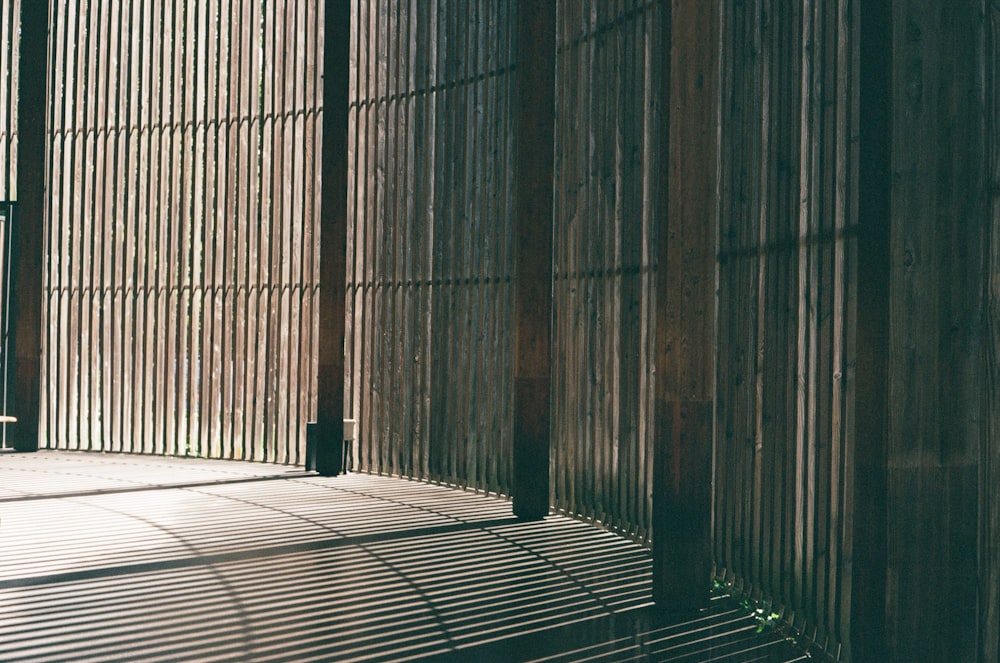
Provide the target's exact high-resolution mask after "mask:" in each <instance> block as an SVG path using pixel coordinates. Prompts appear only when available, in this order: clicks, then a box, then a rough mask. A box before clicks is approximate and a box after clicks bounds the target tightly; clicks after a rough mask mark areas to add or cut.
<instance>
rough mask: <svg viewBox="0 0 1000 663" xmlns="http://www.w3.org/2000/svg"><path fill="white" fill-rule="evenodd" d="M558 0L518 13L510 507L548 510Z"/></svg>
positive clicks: (528, 512)
mask: <svg viewBox="0 0 1000 663" xmlns="http://www.w3.org/2000/svg"><path fill="white" fill-rule="evenodd" d="M555 32H556V26H555V0H539V1H538V2H532V3H531V4H530V9H528V6H527V5H525V4H523V3H522V4H521V5H520V7H519V11H518V17H517V41H518V47H517V48H518V51H517V83H516V85H517V91H516V109H515V113H516V115H515V119H514V122H515V127H516V129H515V131H516V141H517V147H516V149H517V156H516V173H515V178H516V183H515V186H516V200H517V202H516V208H515V215H516V217H515V219H514V235H515V239H514V241H515V246H514V251H515V258H514V260H515V264H516V270H517V271H516V279H517V280H516V286H515V295H514V297H515V304H514V306H515V312H514V327H515V330H514V333H515V340H514V348H515V349H514V355H515V359H514V361H515V366H514V477H513V488H512V492H513V498H514V515H516V516H517V517H518V518H524V519H536V518H543V517H545V515H547V514H548V512H549V412H550V404H549V384H550V368H551V349H550V345H551V338H550V335H551V325H552V323H551V318H552V181H553V179H552V178H553V151H554V149H553V148H554V140H555V131H554V108H555Z"/></svg>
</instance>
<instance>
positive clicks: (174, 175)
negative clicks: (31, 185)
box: [4, 0, 322, 462]
mask: <svg viewBox="0 0 1000 663" xmlns="http://www.w3.org/2000/svg"><path fill="white" fill-rule="evenodd" d="M321 7H322V3H315V2H311V1H307V0H291V1H289V2H286V3H282V4H281V6H280V7H279V6H278V5H276V4H275V3H269V2H264V1H263V0H241V1H230V0H173V1H170V2H161V1H160V0H143V1H137V2H129V3H123V2H118V1H117V0H61V1H59V2H54V3H52V12H51V21H52V27H51V47H50V50H51V71H52V84H51V88H50V98H51V115H50V117H49V118H48V122H49V127H50V131H51V144H50V159H49V192H50V195H49V198H48V205H49V208H48V210H47V217H48V219H49V221H50V223H49V234H48V238H47V241H48V261H47V264H48V271H47V274H46V293H47V301H46V307H45V310H46V314H47V315H46V323H45V324H46V330H47V331H46V333H45V338H44V345H45V365H44V369H43V373H44V376H43V390H44V397H43V400H42V402H43V427H42V431H43V438H44V440H45V441H46V442H47V444H48V446H50V447H58V448H68V449H96V450H105V451H128V452H144V453H167V454H192V455H207V456H212V457H221V458H241V459H242V458H252V459H262V460H275V461H280V462H296V461H298V460H299V458H300V450H301V449H302V448H303V446H304V439H305V423H306V421H307V420H309V419H311V418H313V417H314V412H313V410H314V408H315V384H314V383H315V374H316V371H315V365H314V364H315V357H316V351H315V347H316V336H315V328H316V322H317V319H316V315H315V308H314V296H315V289H316V277H317V233H316V228H317V223H316V217H317V208H318V202H317V195H316V193H317V191H318V190H317V185H318V174H319V167H318V163H317V160H318V155H317V150H316V149H315V146H316V145H317V144H318V138H317V132H318V131H319V130H320V126H321V122H320V109H319V103H320V100H321V78H320V73H321V72H320V71H319V68H318V66H317V63H318V62H319V61H320V56H319V54H320V53H321V52H322V51H321V48H322V42H321V40H322V35H321V32H320V28H319V26H321V25H322V16H321V15H319V14H318V13H317V12H319V11H321ZM6 11H7V10H6V3H5V8H4V12H5V13H6Z"/></svg>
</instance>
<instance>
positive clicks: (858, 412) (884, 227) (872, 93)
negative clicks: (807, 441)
mask: <svg viewBox="0 0 1000 663" xmlns="http://www.w3.org/2000/svg"><path fill="white" fill-rule="evenodd" d="M891 46H892V18H891V11H890V5H889V3H877V2H876V3H864V4H863V5H862V6H861V31H860V58H861V64H860V67H861V68H860V80H859V95H860V100H859V111H860V116H861V122H860V145H859V173H858V174H859V177H858V182H859V187H860V188H859V191H858V208H859V209H858V277H857V282H858V291H857V323H856V324H857V332H856V333H857V377H856V384H857V392H856V393H857V395H856V398H855V419H854V422H855V427H854V434H853V437H854V453H853V459H854V463H853V465H854V466H853V474H854V491H853V495H852V496H851V497H852V500H853V504H854V505H856V507H855V509H854V511H853V513H854V517H853V522H852V527H853V532H852V540H853V546H852V547H853V550H852V555H851V558H852V562H851V567H850V568H851V577H850V579H849V587H850V592H851V598H850V606H851V614H850V623H851V628H850V642H849V643H845V644H846V645H847V646H848V647H849V650H850V652H851V656H852V657H853V658H854V660H860V661H879V660H887V656H888V652H887V651H886V649H885V642H886V640H885V592H886V586H885V572H886V563H887V562H886V538H885V537H886V524H887V523H886V520H887V517H888V516H887V504H886V454H887V436H888V419H887V411H886V406H887V398H888V382H887V380H888V357H889V222H890V193H891V183H890V178H889V164H890V145H891V131H892V120H891V114H892V94H891V69H892V67H891Z"/></svg>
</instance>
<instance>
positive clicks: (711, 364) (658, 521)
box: [653, 0, 720, 611]
mask: <svg viewBox="0 0 1000 663" xmlns="http://www.w3.org/2000/svg"><path fill="white" fill-rule="evenodd" d="M719 29H720V24H719V7H718V3H716V2H686V1H684V0H674V1H673V2H672V3H671V10H670V16H669V20H667V21H666V22H665V25H664V26H663V30H664V32H663V37H662V39H663V42H664V43H663V44H662V48H663V61H662V64H661V68H662V71H663V72H664V73H667V72H669V80H668V81H663V82H661V89H663V90H664V93H665V94H666V95H668V96H666V98H664V99H662V101H661V104H660V113H661V122H660V131H661V139H660V140H661V147H660V154H661V155H662V158H664V159H665V161H666V164H665V166H666V167H665V168H664V167H663V166H661V167H660V177H661V182H660V191H661V196H662V195H665V200H661V202H660V208H659V209H660V212H659V218H660V223H661V225H660V229H659V235H658V239H657V260H658V265H657V280H656V334H657V342H656V414H655V431H656V433H655V434H656V447H655V450H654V453H655V458H654V484H653V598H654V600H655V601H656V602H657V604H658V605H659V606H660V607H663V608H667V609H670V610H677V611H686V610H690V609H692V608H697V607H700V606H702V605H704V604H705V603H706V601H707V599H708V596H709V589H710V586H711V573H712V550H711V522H712V444H713V428H714V426H713V416H714V414H713V410H714V393H715V252H716V226H717V225H718V222H717V220H718V211H717V209H718V191H717V189H718V174H717V171H718V158H719V157H718V155H719V146H718V114H719V112H718V108H719V58H720V52H719V51H720V49H719Z"/></svg>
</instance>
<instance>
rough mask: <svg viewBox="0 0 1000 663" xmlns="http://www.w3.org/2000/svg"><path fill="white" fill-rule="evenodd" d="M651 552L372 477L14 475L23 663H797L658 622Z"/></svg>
mask: <svg viewBox="0 0 1000 663" xmlns="http://www.w3.org/2000/svg"><path fill="white" fill-rule="evenodd" d="M649 596H650V559H649V554H648V553H647V551H646V550H645V549H643V548H642V547H640V546H637V545H635V544H633V543H630V542H628V541H625V540H622V539H620V538H618V537H616V536H613V535H611V534H608V533H606V532H602V531H600V530H597V529H595V528H593V527H591V526H589V525H586V524H583V523H580V522H577V521H574V520H571V519H569V518H564V517H558V516H551V517H549V518H546V519H545V520H544V521H540V522H533V523H519V522H518V521H517V520H515V519H514V518H513V517H512V516H511V513H510V504H509V503H508V502H507V501H505V500H502V499H498V498H495V497H487V496H484V495H481V494H475V493H471V492H465V491H460V490H453V489H449V488H445V487H440V486H433V485H428V484H421V483H416V482H410V481H401V480H398V479H390V478H383V477H375V476H369V475H363V474H351V475H347V476H342V477H337V478H323V477H318V476H315V475H312V474H309V473H305V472H303V471H301V469H298V468H290V467H284V466H273V465H261V464H251V463H236V462H226V461H207V460H195V459H179V458H159V457H144V456H118V455H97V454H84V453H61V452H40V453H37V454H2V455H0V660H2V661H8V662H13V661H59V662H61V663H63V662H67V661H348V660H385V661H404V660H428V659H429V660H445V661H530V660H535V661H583V660H591V661H626V660H662V661H793V660H804V657H803V656H801V655H800V654H798V653H797V650H796V649H794V648H793V647H792V646H791V645H790V644H789V643H788V642H787V641H784V640H782V639H781V638H779V637H777V636H776V635H774V634H772V633H769V632H768V631H767V630H766V629H765V630H764V632H762V633H758V630H759V629H758V623H757V622H756V621H755V620H754V619H753V618H751V617H748V616H746V615H744V614H743V611H742V610H740V609H739V608H738V606H735V605H734V604H733V602H732V601H731V600H729V599H727V598H720V599H717V600H715V601H714V602H713V604H714V605H713V607H712V609H710V610H707V611H705V612H704V613H702V614H698V615H693V616H692V617H691V618H690V619H681V620H676V619H674V620H671V619H669V618H667V617H666V616H664V615H663V614H662V613H661V612H660V611H657V610H655V609H653V608H652V606H651V605H650V602H649Z"/></svg>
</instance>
